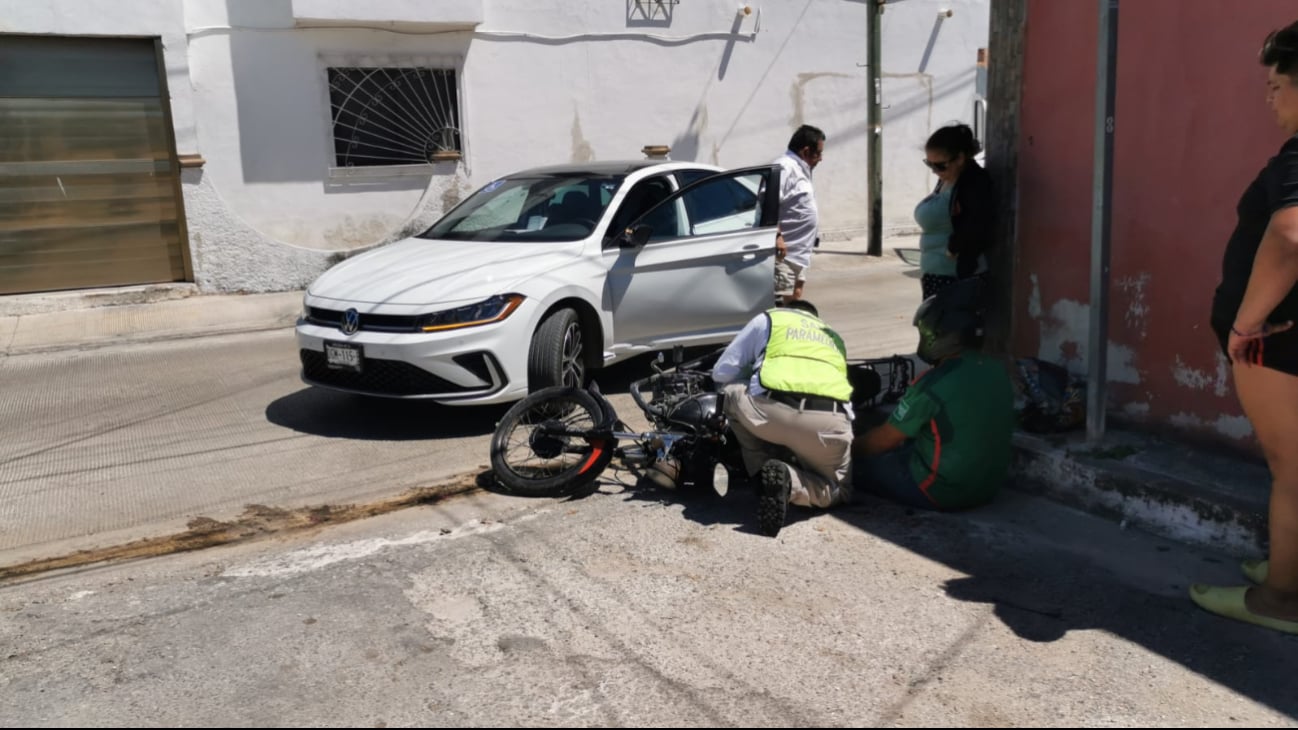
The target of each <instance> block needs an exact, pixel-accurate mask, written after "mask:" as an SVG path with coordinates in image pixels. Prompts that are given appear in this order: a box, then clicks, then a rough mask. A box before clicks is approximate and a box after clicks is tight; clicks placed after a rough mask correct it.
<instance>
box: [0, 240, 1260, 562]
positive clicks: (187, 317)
mask: <svg viewBox="0 0 1298 730" xmlns="http://www.w3.org/2000/svg"><path fill="white" fill-rule="evenodd" d="M915 240H916V239H914V238H913V237H893V238H890V239H889V240H888V241H887V242H886V245H885V252H884V258H882V259H880V258H875V257H869V256H866V255H865V251H866V240H865V239H863V238H853V239H849V240H836V241H835V240H829V241H825V242H823V243H822V247H821V250H820V251H819V252H818V253H817V255H816V258H815V260H814V261H813V265H812V266H813V268H812V271H813V272H814V275H815V277H814V278H813V280H812V281H811V282H810V284H811V285H814V284H815V282H816V280H817V279H818V280H819V281H821V282H824V283H825V284H827V285H829V284H833V283H834V282H837V285H836V286H832V287H830V288H827V289H825V290H824V291H825V294H824V295H822V296H824V297H825V300H824V301H823V302H822V308H825V307H826V305H828V307H829V308H830V309H832V310H834V311H835V313H836V316H837V317H838V318H840V319H841V318H842V315H841V313H839V312H838V310H843V311H850V312H852V315H851V316H852V317H853V318H854V320H856V321H848V322H843V323H841V324H842V326H843V329H842V331H843V334H844V337H845V338H847V339H849V341H854V340H862V341H863V343H864V344H865V345H868V346H869V348H870V349H872V350H873V349H878V350H880V354H883V350H888V351H889V352H891V351H893V349H894V348H904V347H906V346H908V345H909V346H911V347H913V344H909V343H912V342H913V337H914V334H913V330H912V329H911V324H910V321H909V319H906V318H904V317H888V318H887V319H888V320H889V321H887V322H881V321H877V320H878V319H879V318H878V317H876V318H874V319H871V318H870V316H869V313H868V312H867V311H866V310H865V309H863V308H860V307H859V304H851V302H859V295H857V294H856V293H854V291H851V290H849V289H845V288H844V287H843V285H842V282H843V281H844V280H845V279H851V278H853V277H854V276H855V275H857V273H858V272H862V271H864V270H865V269H867V268H869V269H873V270H874V271H876V272H877V271H879V269H878V267H880V266H883V267H884V268H888V269H893V270H895V271H896V272H897V275H898V276H909V277H912V278H913V276H914V272H913V271H910V269H909V267H907V266H905V265H904V264H902V263H901V262H900V260H899V257H898V256H897V255H896V249H897V248H906V247H910V246H913V245H915ZM812 288H814V286H809V289H812ZM902 290H908V288H907V287H902ZM914 290H915V302H914V303H915V304H918V301H919V298H918V290H919V286H918V282H917V281H916V282H915V286H914ZM890 291H891V290H890ZM813 294H814V292H813ZM844 297H849V298H851V302H848V300H846V299H844ZM301 298H302V293H301V292H284V293H278V294H257V295H199V294H198V293H197V291H196V289H195V288H194V287H193V286H192V285H173V286H150V287H128V288H122V289H113V290H99V291H90V292H70V293H57V294H49V295H29V296H14V297H0V353H2V354H3V355H19V354H24V353H37V352H50V351H59V350H84V349H91V348H96V347H102V346H106V345H113V344H121V343H129V342H147V341H155V340H165V339H179V338H191V337H202V336H208V335H221V334H233V333H241V332H253V331H262V330H274V329H280V328H288V327H291V326H292V325H293V323H294V321H295V320H296V318H297V316H298V314H299V312H300V309H301ZM813 298H814V297H813ZM837 300H843V301H837ZM818 301H820V300H818ZM858 344H861V343H858ZM902 351H905V350H902ZM871 354H873V353H871ZM1015 466H1016V470H1015V479H1014V486H1015V487H1016V488H1018V489H1021V490H1024V491H1028V492H1031V493H1035V494H1042V495H1045V496H1048V497H1050V498H1052V499H1055V500H1057V501H1060V502H1063V503H1065V504H1068V505H1071V506H1074V507H1077V508H1081V509H1084V510H1086V511H1090V512H1093V513H1097V514H1100V515H1103V516H1105V517H1108V518H1110V519H1113V520H1115V521H1118V522H1120V523H1121V524H1124V525H1130V526H1134V527H1138V528H1141V529H1143V530H1146V531H1149V532H1152V533H1154V534H1158V535H1160V536H1164V537H1169V538H1172V539H1175V540H1178V541H1182V542H1187V543H1193V544H1199V545H1207V546H1213V547H1216V548H1221V549H1226V550H1229V551H1231V552H1234V553H1237V554H1240V555H1252V554H1257V553H1259V552H1260V550H1261V546H1262V545H1263V544H1264V543H1265V530H1266V524H1265V515H1266V506H1267V487H1268V485H1269V477H1268V475H1267V472H1266V469H1265V468H1264V467H1263V466H1262V465H1261V464H1260V462H1255V461H1247V460H1244V459H1240V458H1238V457H1234V458H1232V457H1230V456H1223V455H1221V454H1215V453H1211V452H1205V451H1204V450H1201V449H1194V448H1190V447H1188V446H1186V445H1185V444H1179V443H1175V442H1168V441H1162V440H1159V439H1156V438H1154V437H1152V436H1150V435H1146V434H1135V433H1127V432H1122V431H1114V432H1112V433H1111V434H1110V436H1109V438H1108V439H1107V440H1106V443H1105V444H1103V445H1102V446H1100V447H1099V448H1094V447H1090V446H1088V445H1087V444H1086V443H1085V441H1084V438H1082V436H1081V435H1071V436H1067V437H1054V438H1044V437H1039V436H1034V435H1030V434H1019V435H1018V436H1017V438H1016V464H1015Z"/></svg>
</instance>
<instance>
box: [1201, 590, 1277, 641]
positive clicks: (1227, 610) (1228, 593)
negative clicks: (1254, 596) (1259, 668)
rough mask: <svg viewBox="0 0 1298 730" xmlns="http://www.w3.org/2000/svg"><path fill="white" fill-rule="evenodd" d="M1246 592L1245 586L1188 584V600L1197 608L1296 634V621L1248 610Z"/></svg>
mask: <svg viewBox="0 0 1298 730" xmlns="http://www.w3.org/2000/svg"><path fill="white" fill-rule="evenodd" d="M1246 592H1248V588H1247V587H1245V586H1239V587H1230V588H1224V587H1221V586H1206V585H1203V584H1201V583H1195V584H1194V585H1192V586H1190V600H1192V601H1194V602H1195V603H1196V604H1198V606H1199V608H1202V609H1204V610H1205V611H1210V612H1212V613H1215V614H1217V615H1218V616H1225V617H1226V618H1233V619H1235V620H1236V621H1244V622H1246V623H1250V624H1256V625H1258V626H1264V627H1266V628H1268V629H1273V630H1275V631H1282V632H1284V633H1286V634H1298V621H1286V620H1284V619H1279V618H1270V617H1268V616H1259V615H1257V614H1255V613H1253V612H1252V611H1250V610H1248V606H1247V605H1245V603H1244V594H1245V593H1246Z"/></svg>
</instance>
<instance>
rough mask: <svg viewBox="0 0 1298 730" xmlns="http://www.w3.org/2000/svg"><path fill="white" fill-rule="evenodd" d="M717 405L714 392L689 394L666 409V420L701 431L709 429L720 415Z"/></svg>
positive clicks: (674, 424)
mask: <svg viewBox="0 0 1298 730" xmlns="http://www.w3.org/2000/svg"><path fill="white" fill-rule="evenodd" d="M717 405H718V397H717V394H716V393H698V394H695V395H691V396H688V397H686V398H683V399H681V400H679V401H677V402H676V403H674V404H673V405H672V407H671V408H669V409H668V410H667V420H668V422H669V423H670V424H671V425H672V426H675V427H678V428H686V429H689V430H691V431H693V432H695V433H701V432H704V431H707V430H708V429H710V428H711V427H712V425H713V424H714V423H715V422H716V420H717V417H718V416H720V415H721V414H720V413H719V412H718V410H717Z"/></svg>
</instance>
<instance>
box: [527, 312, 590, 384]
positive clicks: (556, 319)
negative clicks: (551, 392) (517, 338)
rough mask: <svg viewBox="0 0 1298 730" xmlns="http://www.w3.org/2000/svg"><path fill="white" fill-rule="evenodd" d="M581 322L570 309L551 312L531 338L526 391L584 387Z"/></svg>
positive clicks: (583, 344)
mask: <svg viewBox="0 0 1298 730" xmlns="http://www.w3.org/2000/svg"><path fill="white" fill-rule="evenodd" d="M582 335H583V333H582V329H581V320H580V319H578V317H577V313H576V312H575V311H573V310H571V309H560V310H558V311H557V312H554V313H552V314H551V315H550V316H549V317H546V318H545V321H544V322H542V323H541V326H540V327H537V328H536V332H535V333H534V334H533V335H532V346H531V349H530V350H529V352H528V358H527V389H528V390H529V391H531V392H533V393H535V392H536V391H538V390H540V389H541V388H548V387H551V386H555V385H566V386H568V387H570V388H580V387H582V386H584V385H585V384H586V356H585V343H584V340H583V339H582Z"/></svg>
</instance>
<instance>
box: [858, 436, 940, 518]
mask: <svg viewBox="0 0 1298 730" xmlns="http://www.w3.org/2000/svg"><path fill="white" fill-rule="evenodd" d="M913 449H914V447H913V446H912V445H911V444H910V442H907V443H905V444H903V445H901V446H899V447H897V448H895V449H893V450H892V451H885V452H884V453H882V454H874V455H873V456H867V457H865V458H862V459H857V460H856V461H855V462H854V463H853V464H852V482H853V487H854V488H855V489H856V491H857V493H858V494H860V493H869V494H874V495H876V496H879V497H883V498H885V499H890V500H892V501H894V502H899V503H901V504H904V505H906V506H907V507H915V508H917V509H931V510H937V509H941V508H940V507H938V506H937V504H935V503H934V502H933V500H931V499H929V498H928V496H927V495H925V494H924V492H922V491H920V488H919V482H917V481H915V477H914V476H913V475H912V474H911V473H910V457H911V452H912V450H913Z"/></svg>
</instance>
